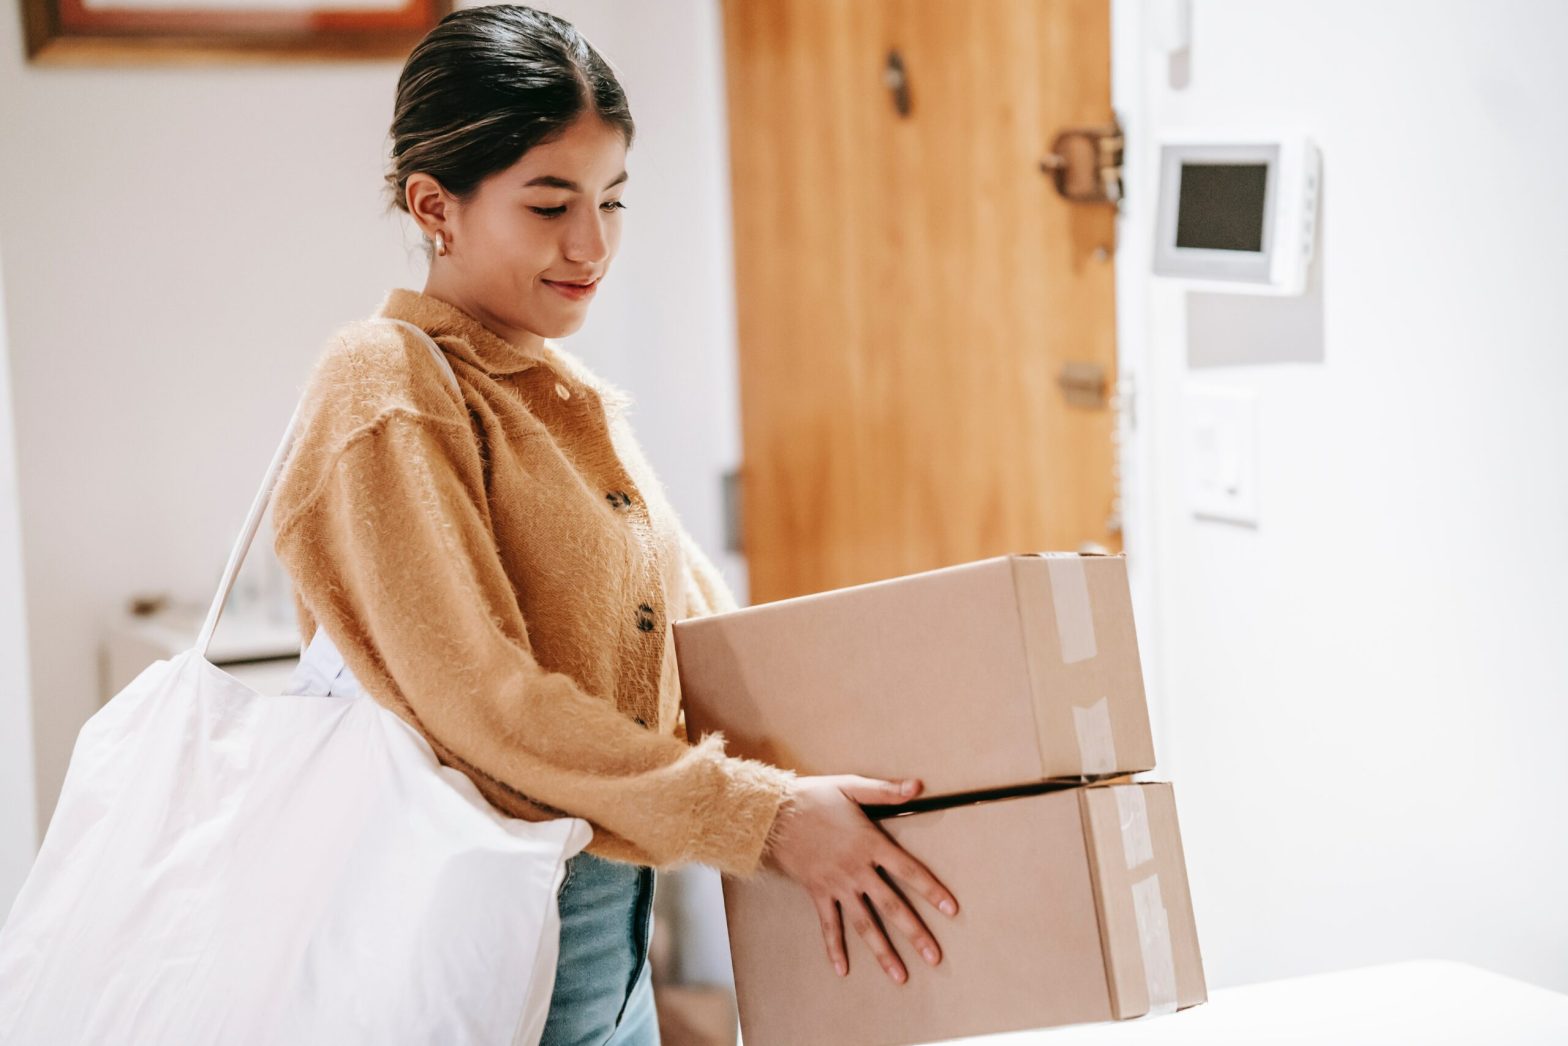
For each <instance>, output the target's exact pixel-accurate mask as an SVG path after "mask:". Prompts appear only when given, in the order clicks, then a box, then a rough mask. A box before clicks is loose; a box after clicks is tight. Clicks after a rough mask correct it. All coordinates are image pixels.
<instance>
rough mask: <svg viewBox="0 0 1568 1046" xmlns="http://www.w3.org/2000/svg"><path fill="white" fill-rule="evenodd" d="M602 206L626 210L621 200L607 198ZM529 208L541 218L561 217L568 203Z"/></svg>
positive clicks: (611, 209) (606, 208)
mask: <svg viewBox="0 0 1568 1046" xmlns="http://www.w3.org/2000/svg"><path fill="white" fill-rule="evenodd" d="M600 206H601V207H602V208H603V209H605V210H607V211H624V210H626V205H625V204H624V203H622V202H621V201H620V200H606V201H605V202H604V203H602V204H600ZM528 209H529V210H530V211H533V212H534V213H535V214H537V215H538V216H539V217H541V218H559V217H560V216H561V215H563V214H565V213H566V204H564V203H563V204H561V205H560V206H559V207H530V208H528Z"/></svg>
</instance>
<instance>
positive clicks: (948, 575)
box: [674, 553, 1154, 796]
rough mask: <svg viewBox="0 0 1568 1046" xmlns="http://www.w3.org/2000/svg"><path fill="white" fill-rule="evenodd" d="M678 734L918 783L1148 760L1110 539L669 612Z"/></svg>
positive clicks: (740, 750)
mask: <svg viewBox="0 0 1568 1046" xmlns="http://www.w3.org/2000/svg"><path fill="white" fill-rule="evenodd" d="M674 627H675V648H676V659H677V662H678V664H679V668H680V680H681V691H682V695H683V699H684V702H685V706H686V726H687V732H688V734H689V735H690V736H691V737H692V738H693V739H696V738H698V737H700V736H702V735H703V734H706V733H710V732H713V731H715V730H722V731H723V732H724V734H725V736H726V738H727V740H728V744H727V746H726V747H727V750H728V751H729V752H731V753H732V754H735V755H743V756H750V757H752V758H755V759H762V760H765V761H767V762H770V763H773V764H775V765H778V766H784V767H788V768H791V769H794V770H796V771H798V772H800V773H802V774H837V773H856V774H866V775H868V776H872V777H885V778H895V779H896V778H903V777H919V778H921V779H922V780H923V781H924V782H925V792H924V794H925V795H927V796H936V795H948V794H953V793H959V792H970V791H977V790H981V789H988V788H1000V787H1008V786H1012V785H1018V784H1023V783H1027V782H1030V781H1038V780H1047V779H1051V778H1077V777H1083V776H1095V775H1102V774H1112V773H1121V772H1133V771H1138V770H1148V769H1151V768H1152V767H1153V766H1154V744H1153V741H1152V740H1151V737H1150V733H1149V715H1148V709H1147V707H1146V705H1145V702H1144V692H1143V672H1142V668H1141V667H1140V665H1139V661H1138V640H1137V636H1136V633H1135V632H1134V629H1133V616H1132V600H1131V596H1130V594H1129V592H1128V587H1127V566H1126V560H1125V559H1124V558H1123V557H1122V556H1080V555H1076V554H1071V553H1029V554H1018V555H1007V556H994V557H992V558H989V559H982V560H977V561H975V562H972V563H963V564H960V565H958V566H952V567H943V568H941V569H938V570H928V571H924V572H921V573H918V574H909V575H906V576H904V577H898V578H891V579H888V580H885V581H874V582H871V583H869V584H864V585H855V586H853V587H850V588H841V589H834V590H832V591H829V592H820V593H815V594H813V595H808V596H798V597H795V598H793V599H784V600H779V601H777V602H773V603H763V604H759V605H757V606H753V607H746V608H744V609H741V610H737V611H733V612H731V613H728V614H715V615H710V616H707V617H701V618H691V619H688V620H685V621H678V622H676V623H675V626H674Z"/></svg>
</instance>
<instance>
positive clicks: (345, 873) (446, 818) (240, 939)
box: [0, 321, 592, 1046]
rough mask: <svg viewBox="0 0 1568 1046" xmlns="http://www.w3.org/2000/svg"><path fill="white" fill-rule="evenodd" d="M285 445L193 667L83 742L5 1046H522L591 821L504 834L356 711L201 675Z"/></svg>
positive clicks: (384, 719) (10, 972) (112, 712)
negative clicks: (572, 861) (562, 894)
mask: <svg viewBox="0 0 1568 1046" xmlns="http://www.w3.org/2000/svg"><path fill="white" fill-rule="evenodd" d="M397 322H402V321H397ZM410 326H412V325H410ZM415 329H416V330H417V328H415ZM420 333H421V334H423V333H424V332H422V331H421V332H420ZM425 340H426V342H427V343H428V347H429V348H430V349H431V350H432V351H433V352H434V353H435V354H436V356H437V358H438V359H439V360H440V362H441V364H442V365H443V366H444V367H446V369H447V374H448V377H449V378H452V376H451V365H450V364H449V363H447V361H446V358H445V356H444V355H443V354H442V352H441V350H440V349H439V348H438V347H437V346H436V345H435V343H434V342H433V341H430V339H429V338H428V336H426V337H425ZM452 381H453V383H454V384H455V383H456V379H455V378H452ZM298 420H299V408H298V407H296V408H295V412H294V417H293V419H291V421H290V422H289V429H288V432H287V433H286V434H285V436H284V438H283V443H282V445H281V446H280V447H279V448H278V451H277V453H276V454H275V455H274V457H273V460H272V463H271V465H270V466H269V468H268V471H267V477H266V479H265V481H264V482H263V484H262V489H261V491H260V493H259V494H258V495H257V497H256V500H255V502H254V503H253V505H252V507H251V511H250V515H249V517H248V518H247V520H246V522H245V527H244V529H243V531H242V533H241V535H240V538H239V541H238V542H237V543H236V545H235V547H234V551H233V553H232V554H231V555H230V557H229V562H228V565H227V567H226V568H225V570H224V575H223V579H222V581H221V583H220V585H219V591H218V594H217V596H216V597H215V598H214V600H213V603H212V608H211V610H210V611H209V612H208V614H207V618H206V622H205V623H204V625H203V626H202V631H201V634H200V636H199V637H198V639H197V641H196V645H195V646H194V647H192V648H191V649H189V650H187V651H185V652H184V653H181V654H179V655H177V656H175V657H173V658H170V659H168V660H164V661H158V662H155V663H154V664H152V665H150V666H148V667H147V668H146V669H145V670H144V671H143V672H142V673H141V674H140V675H139V676H137V677H136V679H135V680H134V681H132V682H131V683H130V685H128V686H127V687H126V688H125V689H124V690H122V691H120V693H118V694H117V695H115V696H114V698H113V699H111V700H110V701H109V702H108V703H107V704H106V705H105V706H104V707H103V708H102V709H101V710H100V711H99V712H98V713H97V714H96V715H94V716H93V717H92V718H91V719H90V720H88V722H87V724H86V725H85V726H84V727H83V728H82V730H81V733H80V735H79V736H78V738H77V741H76V748H75V750H74V752H73V753H72V756H71V763H70V768H69V770H68V771H67V773H66V778H65V784H64V788H63V791H62V792H61V794H60V801H59V805H58V807H57V809H56V811H55V814H54V819H53V821H52V822H51V823H50V825H49V830H48V833H47V835H46V837H45V839H44V841H43V846H42V848H41V850H40V851H39V854H38V857H37V860H36V862H35V863H34V865H33V868H32V871H31V873H30V874H29V875H28V878H27V881H26V882H25V884H24V885H23V887H22V890H21V893H20V894H19V895H18V896H17V899H16V902H15V904H14V906H13V907H12V909H11V913H10V915H9V917H8V918H7V920H6V923H5V926H4V929H3V930H0V1043H5V1044H7V1046H84V1044H93V1043H105V1044H108V1043H112V1044H115V1046H134V1044H149V1046H151V1044H156V1046H185V1044H192V1046H196V1044H224V1046H231V1044H232V1046H241V1044H266V1046H273V1044H277V1046H285V1044H286V1046H315V1044H321V1046H328V1044H330V1046H349V1044H356V1043H376V1044H383V1043H386V1044H404V1043H407V1044H414V1043H418V1044H427V1043H428V1044H443V1046H445V1044H468V1043H473V1044H491V1043H494V1044H500V1046H511V1044H516V1043H528V1044H531V1043H536V1042H537V1041H538V1039H539V1036H540V1033H541V1031H542V1030H543V1027H544V1021H545V1016H546V1014H547V1012H548V1010H549V1003H550V994H551V989H552V987H553V985H554V978H555V964H556V958H557V955H558V948H559V933H560V917H559V913H558V910H557V907H556V904H557V901H556V893H557V891H558V890H559V888H560V885H561V882H562V879H563V876H564V866H565V861H566V859H567V858H569V857H571V856H573V855H574V854H576V853H577V852H579V851H580V850H582V848H583V847H584V846H586V845H587V844H588V842H589V840H590V838H591V836H592V828H591V827H590V826H589V824H588V822H586V821H584V820H582V819H580V818H561V819H558V820H553V821H545V822H539V823H532V822H527V821H523V820H519V819H516V818H511V817H507V816H505V815H503V814H502V813H500V812H499V811H497V810H496V809H495V808H494V807H492V806H491V805H490V804H489V803H488V802H486V801H485V799H484V798H483V797H482V796H481V795H480V794H479V792H478V790H477V789H476V788H474V786H473V784H472V783H471V782H470V781H469V780H468V778H467V777H465V776H464V775H463V774H462V773H460V772H458V771H456V770H453V769H450V768H447V767H443V766H441V765H440V763H439V762H438V760H437V759H436V757H435V754H434V753H433V752H432V750H431V748H430V746H429V745H428V744H427V743H426V742H425V740H424V738H423V737H421V736H420V735H419V733H418V732H417V731H416V730H414V729H413V728H412V727H411V726H409V725H408V724H407V723H405V722H404V721H403V720H402V719H401V718H399V717H398V716H397V715H396V714H394V713H392V712H390V711H388V710H387V709H385V708H383V707H382V706H381V705H379V704H377V703H376V702H375V701H374V700H372V699H371V698H369V697H367V696H364V694H363V692H362V691H354V692H353V694H352V695H351V696H346V697H345V696H331V697H321V696H298V695H294V696H290V695H279V694H270V693H269V694H262V693H258V692H257V691H255V690H253V689H251V688H250V687H248V686H246V685H245V684H244V683H241V682H240V681H239V680H237V679H236V678H234V677H233V676H231V675H229V674H228V673H226V672H224V671H223V670H222V669H219V668H217V667H215V666H214V665H212V664H211V663H210V662H209V661H208V660H207V649H208V644H209V642H210V641H211V638H212V633H213V630H214V629H215V628H216V626H217V622H218V617H219V615H220V613H221V612H222V609H223V603H224V601H225V599H226V598H227V596H228V593H229V590H230V589H231V588H232V586H233V584H234V579H235V577H236V575H237V574H238V573H239V567H240V563H241V562H242V561H243V559H244V556H245V553H246V551H247V550H248V549H249V547H250V543H251V540H252V538H253V537H254V536H255V533H256V530H257V527H258V525H259V524H260V522H261V519H262V515H263V513H264V512H265V509H266V506H267V503H268V501H269V500H270V496H271V493H272V487H273V484H274V483H275V482H276V479H277V475H278V472H279V470H280V469H281V467H282V464H283V461H284V459H285V456H286V454H287V451H288V449H289V447H290V445H291V444H292V442H293V438H294V433H295V428H296V424H297V422H298Z"/></svg>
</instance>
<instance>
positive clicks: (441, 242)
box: [436, 233, 446, 258]
mask: <svg viewBox="0 0 1568 1046" xmlns="http://www.w3.org/2000/svg"><path fill="white" fill-rule="evenodd" d="M436 253H437V254H439V255H441V256H442V257H443V258H444V257H446V237H444V236H442V235H441V234H440V233H436Z"/></svg>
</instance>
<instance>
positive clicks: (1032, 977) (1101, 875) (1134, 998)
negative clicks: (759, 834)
mask: <svg viewBox="0 0 1568 1046" xmlns="http://www.w3.org/2000/svg"><path fill="white" fill-rule="evenodd" d="M879 823H880V824H881V826H882V828H883V829H884V830H885V831H886V832H887V833H888V835H890V836H891V837H892V838H893V839H894V840H895V841H897V842H898V844H899V845H900V846H902V847H903V848H904V849H906V850H908V851H909V852H910V853H911V854H913V855H914V856H915V857H917V858H919V859H920V860H921V861H922V862H924V863H925V865H926V866H927V867H928V868H930V869H931V871H932V873H933V874H935V875H936V877H937V878H938V879H940V880H941V881H942V882H943V883H944V884H945V885H946V886H947V887H948V888H949V889H950V890H951V891H952V892H953V894H954V896H956V897H957V898H958V903H959V913H958V915H957V916H956V917H948V916H946V915H943V914H941V913H940V912H938V911H936V910H935V909H934V908H932V907H931V906H930V905H929V904H927V903H925V901H924V899H922V898H919V897H918V896H916V895H913V894H911V893H910V891H908V890H904V891H903V892H904V893H905V895H906V896H909V897H910V898H911V903H912V905H913V906H914V908H915V909H916V911H917V912H919V914H920V916H921V918H922V919H923V920H924V921H925V923H926V925H927V927H929V928H930V929H931V931H932V933H933V934H934V935H935V936H936V938H937V941H938V943H939V945H940V946H941V949H942V961H941V963H940V964H939V965H937V966H934V967H933V966H930V965H929V964H927V963H925V962H924V961H923V960H922V959H920V957H919V955H918V953H916V952H915V951H914V949H913V948H912V947H911V946H909V943H908V940H907V938H905V937H904V936H903V934H902V932H901V931H899V930H898V929H897V928H896V927H889V929H888V936H889V939H890V940H891V941H892V942H893V946H894V947H895V948H896V949H897V950H898V951H899V953H900V956H901V957H902V958H903V959H904V965H905V967H906V968H907V969H908V971H909V979H908V980H907V981H906V982H905V983H904V984H897V983H894V982H893V981H892V980H891V979H890V978H889V977H888V976H887V974H886V973H885V972H884V971H883V970H882V969H881V967H880V966H879V965H878V963H877V961H876V958H875V956H873V955H872V953H871V951H870V949H869V948H868V947H867V946H866V945H865V943H864V942H863V941H862V940H860V938H859V937H858V935H856V934H855V933H854V932H853V931H852V930H849V929H848V927H847V925H846V931H845V945H846V948H847V950H848V953H849V964H850V969H849V973H848V975H847V976H844V977H840V976H838V975H837V974H836V973H834V971H833V968H832V965H831V963H830V962H829V961H828V958H827V952H826V950H825V948H824V945H823V940H822V932H821V930H820V929H819V926H818V920H817V915H816V911H815V909H814V907H813V906H812V902H811V898H810V896H809V895H808V894H807V893H806V891H805V889H804V888H802V887H801V886H799V885H798V884H796V883H795V882H793V881H792V880H790V879H787V878H786V877H784V876H783V875H782V874H780V873H778V872H775V871H771V870H769V871H764V872H762V873H760V874H758V875H757V876H754V877H752V878H750V879H745V880H741V879H731V878H726V879H725V880H724V906H725V914H726V917H727V919H728V922H729V933H730V952H731V956H732V960H733V963H734V970H735V987H736V994H737V997H738V1001H739V1005H740V1021H741V1032H742V1041H743V1042H744V1043H745V1046H800V1044H803V1043H810V1044H812V1046H907V1044H912V1043H928V1042H935V1041H938V1040H942V1039H951V1038H959V1037H964V1036H972V1035H984V1034H989V1033H993V1032H1003V1031H1016V1030H1020V1029H1025V1028H1043V1027H1051V1026H1055V1025H1063V1024H1079V1023H1086V1022H1092V1021H1109V1020H1120V1019H1126V1018H1130V1017H1140V1016H1144V1015H1146V1014H1155V1013H1164V1012H1170V1011H1172V1010H1177V1009H1182V1008H1185V1007H1188V1006H1192V1005H1195V1004H1197V1003H1201V1002H1203V1001H1205V1000H1206V999H1207V997H1208V996H1207V991H1206V988H1205V985H1204V979H1203V964H1202V959H1201V957H1200V955H1199V951H1198V938H1197V931H1196V928H1195V927H1194V925H1193V917H1192V902H1191V899H1190V896H1189V894H1188V890H1187V871H1186V862H1185V859H1184V857H1183V854H1182V847H1181V835H1180V832H1179V831H1178V828H1177V823H1176V804H1175V797H1174V795H1173V792H1172V789H1171V786H1170V785H1169V784H1166V783H1161V782H1143V783H1136V784H1080V785H1073V786H1057V787H1050V788H1049V789H1048V790H1044V791H1035V792H1032V793H1029V794H1023V795H1018V794H1014V795H1010V796H1007V797H1004V798H989V799H984V800H980V801H974V802H968V803H962V804H960V805H952V806H946V807H942V808H938V809H929V810H922V811H918V812H914V813H907V814H901V815H897V816H889V817H886V818H883V819H881V820H880V821H879ZM846 924H847V920H846Z"/></svg>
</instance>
